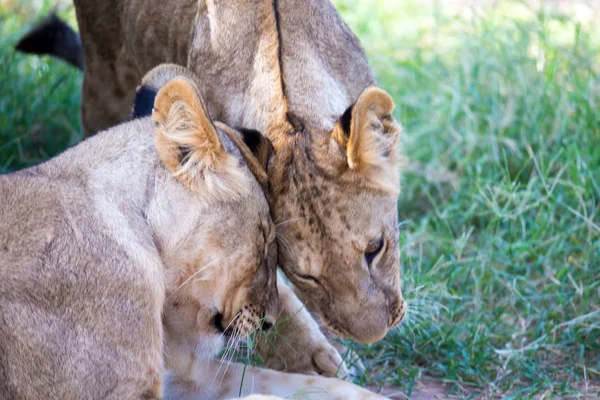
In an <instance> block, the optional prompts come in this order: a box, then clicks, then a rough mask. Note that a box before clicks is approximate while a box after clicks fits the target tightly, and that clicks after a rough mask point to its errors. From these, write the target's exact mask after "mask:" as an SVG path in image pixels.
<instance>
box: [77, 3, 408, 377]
mask: <svg viewBox="0 0 600 400" xmlns="http://www.w3.org/2000/svg"><path fill="white" fill-rule="evenodd" d="M75 6H76V12H77V20H78V24H79V29H80V32H81V40H82V44H83V53H84V74H85V75H84V82H83V91H82V122H83V126H84V130H85V132H86V133H87V134H90V133H93V132H95V131H97V130H99V129H101V128H103V127H105V126H108V125H110V124H113V123H116V122H119V121H123V120H125V119H126V118H128V116H129V104H130V102H131V95H130V92H131V91H132V89H133V88H134V87H135V85H137V83H138V81H139V79H140V77H141V76H142V75H143V74H144V73H145V72H146V71H148V70H149V69H151V68H152V67H154V66H155V65H157V64H160V63H163V62H175V63H177V64H181V65H186V66H188V67H189V68H190V69H191V70H192V71H194V72H195V73H196V74H197V75H198V77H199V82H200V83H199V85H200V89H201V91H202V92H203V93H205V94H206V97H207V106H208V109H209V110H210V112H211V115H213V116H214V117H215V118H216V119H218V120H221V121H224V122H225V123H227V124H228V125H230V126H247V127H251V128H254V129H257V130H258V131H260V132H263V133H264V134H265V135H266V137H267V138H268V139H269V140H270V141H271V142H272V144H273V147H274V156H273V159H272V161H271V162H270V163H269V168H268V180H269V185H268V200H269V205H270V209H271V214H272V216H273V218H274V220H275V224H276V229H277V240H278V243H279V245H280V246H279V252H278V253H279V258H278V263H279V265H280V266H281V268H282V270H283V271H284V272H285V274H286V275H287V277H288V278H289V279H290V281H291V282H292V283H293V284H294V286H295V289H296V290H297V291H298V293H299V295H300V296H301V298H302V300H303V302H305V303H306V304H307V306H308V307H309V308H311V309H312V310H314V311H316V312H317V313H318V314H320V316H321V317H322V318H321V319H322V322H323V323H324V324H325V325H326V326H327V327H328V328H329V329H330V330H331V331H333V332H334V333H336V334H337V335H339V336H342V337H351V338H354V339H355V340H357V341H358V342H360V343H371V342H374V341H377V340H379V339H381V338H382V337H383V336H384V335H385V334H386V333H387V331H388V329H390V328H391V327H393V326H395V325H396V324H398V323H399V322H400V321H401V320H402V318H403V316H404V314H405V312H406V303H405V302H404V300H403V298H402V294H401V289H400V276H399V250H398V228H397V209H396V200H397V197H398V194H399V191H400V186H399V176H398V174H397V167H398V165H399V163H400V159H399V157H398V155H397V152H396V147H397V142H398V138H399V135H400V127H399V125H398V124H397V123H396V122H395V120H394V118H393V117H392V116H391V112H392V110H393V107H394V104H393V101H392V99H391V98H390V96H389V95H387V94H386V93H385V92H384V91H382V90H381V89H378V88H376V87H374V85H375V84H376V82H375V79H374V78H373V75H372V73H371V71H370V69H369V66H368V63H367V60H366V57H365V55H364V51H363V49H362V47H361V45H360V43H359V41H358V39H357V38H356V37H355V36H354V35H353V34H352V32H351V31H350V30H349V29H348V27H347V26H346V25H345V23H344V22H343V21H342V19H341V18H340V16H339V15H338V14H337V12H336V11H335V9H334V8H333V6H332V5H331V4H330V3H329V1H328V0H275V1H272V0H259V1H248V0H237V1H223V2H215V1H212V0H200V1H192V0H173V1H170V2H168V3H166V2H164V1H159V0H143V1H142V0H106V1H93V0H75ZM75 59H77V58H75ZM279 290H280V291H283V290H286V289H284V288H283V287H281V285H280V287H279ZM290 313H293V312H291V311H290ZM315 327H316V325H314V324H308V325H307V326H305V327H304V329H299V327H298V326H297V325H296V326H295V327H294V329H288V330H286V332H285V336H286V340H288V341H290V342H291V343H297V344H298V347H299V348H300V349H301V348H302V343H305V342H310V343H314V342H315V340H314V339H313V337H319V338H322V335H321V334H320V332H318V329H317V328H315ZM319 335H320V336H319ZM319 340H321V339H319ZM321 347H322V348H323V349H325V348H326V346H325V345H323V346H321ZM286 348H287V346H285V345H284V346H280V349H279V350H280V351H279V357H278V358H276V359H271V360H268V361H269V362H268V363H267V364H268V365H271V366H274V367H277V368H286V369H287V370H288V371H307V370H315V369H316V370H317V371H319V372H322V373H325V374H329V375H332V374H335V373H336V372H337V371H338V370H339V365H337V364H336V363H335V362H330V360H337V359H339V355H338V357H322V356H321V355H322V354H323V351H317V352H312V351H294V352H289V351H286V350H285V349H286ZM311 348H315V346H311ZM269 363H270V364H269Z"/></svg>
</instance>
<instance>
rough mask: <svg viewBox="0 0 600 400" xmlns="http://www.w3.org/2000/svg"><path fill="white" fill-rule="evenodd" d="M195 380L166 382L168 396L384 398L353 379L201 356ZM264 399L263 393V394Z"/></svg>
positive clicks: (196, 399)
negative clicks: (222, 361) (296, 372)
mask: <svg viewBox="0 0 600 400" xmlns="http://www.w3.org/2000/svg"><path fill="white" fill-rule="evenodd" d="M193 376H194V378H193V379H192V380H188V381H184V380H175V381H171V382H170V383H169V384H167V385H166V388H165V399H175V398H177V399H187V400H203V399H233V398H238V397H242V396H248V395H251V394H260V395H274V396H280V397H283V398H304V397H308V398H310V399H321V400H325V399H382V398H383V397H381V396H379V395H377V394H375V393H373V392H370V391H368V390H366V389H363V388H361V387H360V386H357V385H355V384H353V383H350V382H346V381H342V380H339V379H334V378H326V377H322V376H307V375H301V374H292V373H287V372H280V371H273V370H269V369H264V368H257V367H250V366H246V365H243V364H237V363H233V364H229V365H227V364H222V363H221V362H220V361H215V360H212V361H203V360H199V361H198V362H197V366H196V368H195V369H194V371H193ZM259 399H260V397H259Z"/></svg>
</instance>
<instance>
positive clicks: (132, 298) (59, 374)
mask: <svg viewBox="0 0 600 400" xmlns="http://www.w3.org/2000/svg"><path fill="white" fill-rule="evenodd" d="M182 82H183V84H182ZM194 89H195V86H193V84H188V82H185V81H183V80H180V81H175V82H172V83H170V84H167V85H166V86H165V87H164V88H163V89H161V91H159V92H158V95H157V102H156V103H155V109H156V114H157V116H158V117H157V119H158V121H157V122H158V128H155V122H154V121H152V119H151V118H143V119H138V120H135V121H133V122H129V123H126V124H122V125H119V126H117V127H115V128H112V129H110V130H108V131H106V132H103V133H101V134H99V135H97V136H96V137H94V138H91V139H89V140H86V141H84V142H83V143H81V144H80V145H78V146H76V147H75V148H72V149H70V150H68V151H66V152H65V153H64V154H62V155H60V156H58V157H56V158H54V159H52V160H50V161H48V162H46V163H44V164H41V165H39V166H37V167H33V168H29V169H26V170H23V171H19V172H17V173H14V174H10V175H5V176H0V198H2V201H1V202H0V393H1V394H2V396H3V397H6V398H11V399H12V398H14V399H41V398H55V399H59V398H106V399H134V398H155V399H158V398H162V395H163V382H162V377H163V373H164V370H165V361H164V359H163V341H165V343H166V346H167V349H174V348H176V347H178V346H179V345H180V343H176V342H174V340H173V338H174V337H176V336H177V335H179V336H182V335H187V334H189V333H190V331H185V332H180V331H178V326H177V325H173V324H169V321H170V319H169V313H168V309H169V307H177V306H176V304H175V300H174V299H177V301H178V302H179V303H180V304H183V303H185V302H193V301H196V300H197V299H203V301H204V303H203V304H202V306H203V307H202V308H201V309H198V308H197V309H195V312H196V313H198V318H205V319H206V321H207V322H205V324H206V323H211V321H213V320H215V317H216V316H219V318H218V320H219V321H220V324H221V325H220V326H215V324H211V325H210V326H211V329H212V330H213V332H214V333H213V335H217V337H218V336H220V337H221V338H222V335H221V333H220V332H219V330H222V329H225V328H226V327H227V326H228V327H229V328H231V329H233V330H234V331H236V332H241V333H242V334H245V333H248V332H252V331H254V330H256V329H257V328H258V327H259V326H260V323H261V321H262V319H263V317H265V315H268V314H270V315H273V314H274V312H276V310H277V292H276V287H275V263H276V246H275V229H274V226H273V224H272V221H271V219H270V217H269V210H268V206H267V202H266V201H265V199H264V196H263V195H262V190H261V188H260V186H259V185H258V183H257V182H256V180H255V179H254V178H253V176H252V174H251V172H250V171H249V170H248V168H247V167H246V166H245V165H244V161H243V158H242V157H241V154H240V153H239V152H238V150H237V148H236V147H235V146H234V145H233V144H232V143H231V142H230V141H229V139H228V138H227V136H226V135H224V134H222V133H220V132H218V131H217V130H214V126H213V130H212V131H211V132H210V133H209V135H210V137H208V136H207V135H206V133H205V132H204V131H202V130H203V129H208V128H209V127H210V125H211V124H210V119H209V118H208V115H207V114H205V113H203V112H202V111H201V110H198V109H197V108H196V107H197V105H198V104H199V103H201V100H200V99H199V98H198V97H197V94H195V93H193V92H192V91H193V90H194ZM189 113H193V118H190V116H189ZM165 115H167V116H169V118H174V119H177V118H181V119H184V120H185V123H186V124H187V126H188V127H189V128H190V130H191V131H192V132H193V133H189V132H184V133H181V132H179V131H178V128H179V127H180V126H181V124H178V123H177V122H176V121H165V120H164V118H163V116H165ZM155 131H158V132H159V133H157V134H155ZM160 134H163V135H165V138H166V139H164V140H161V143H160V145H158V146H155V144H154V143H155V137H158V136H159V135H160ZM190 136H195V137H194V140H192V142H193V146H192V148H191V149H190V155H189V157H190V159H193V160H196V162H195V163H194V164H193V165H184V166H185V173H186V174H190V175H192V176H194V177H197V176H199V175H200V174H199V172H202V174H201V175H202V176H203V178H204V179H209V176H210V177H211V178H210V179H218V180H220V183H219V185H216V186H210V185H194V184H193V182H191V180H190V179H187V178H182V176H181V174H180V175H179V176H178V177H175V176H174V174H173V170H174V169H177V170H178V169H179V168H178V167H176V166H175V165H174V164H171V163H165V161H167V160H169V157H170V156H171V154H170V153H169V152H168V151H167V150H165V148H164V147H161V146H166V144H165V143H166V141H168V140H173V141H174V142H178V141H184V142H185V143H187V141H188V140H191V139H190ZM182 137H183V138H182ZM203 142H209V144H208V145H203ZM207 148H209V149H210V152H211V157H212V159H211V161H210V162H209V163H203V159H204V156H205V154H204V153H203V152H204V151H205V149H207ZM198 153H201V154H198ZM161 160H162V162H161ZM215 160H216V161H215ZM230 160H232V161H230ZM171 161H172V160H171ZM200 170H201V171H200ZM233 170H235V171H233ZM232 177H233V178H232ZM198 179H200V178H198ZM219 191H223V192H224V193H225V194H219V193H218V192H219ZM207 192H208V193H207ZM165 305H166V310H167V311H166V312H165V318H166V323H165V325H164V326H165V332H163V322H165V321H164V320H163V316H162V312H163V307H164V306H165ZM192 320H194V318H192ZM223 344H224V343H223V342H222V339H220V341H219V340H217V341H215V346H218V348H220V347H219V346H223ZM187 345H188V346H189V347H187V351H188V352H192V353H193V352H194V351H195V349H196V347H197V346H198V343H194V342H192V343H187ZM167 354H168V352H167ZM166 361H167V362H166V367H167V368H169V369H170V368H171V366H170V364H171V361H170V359H169V358H167V360H166Z"/></svg>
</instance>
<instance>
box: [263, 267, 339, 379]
mask: <svg viewBox="0 0 600 400" xmlns="http://www.w3.org/2000/svg"><path fill="white" fill-rule="evenodd" d="M277 289H278V291H279V301H280V304H281V312H280V315H279V316H278V317H277V322H276V323H275V326H274V327H273V328H272V329H271V330H269V331H268V332H264V333H263V334H262V336H261V337H260V338H259V340H258V343H257V351H258V354H259V355H260V356H261V358H262V359H263V361H264V362H265V366H266V367H267V368H271V369H276V370H280V371H286V372H298V373H304V374H309V373H318V374H321V375H325V376H337V377H345V376H346V375H347V374H348V371H347V369H346V365H345V363H344V361H343V360H342V357H341V356H340V354H339V353H338V351H337V350H336V349H335V348H334V347H333V346H332V345H331V344H330V343H329V341H328V340H327V338H326V337H325V336H324V335H323V334H322V333H321V331H320V330H319V326H318V324H317V323H316V322H315V320H314V319H313V318H312V317H311V315H310V313H309V312H308V310H307V309H306V307H305V306H304V304H302V302H300V300H299V299H298V297H297V296H296V294H295V293H294V292H293V290H292V289H291V288H290V287H289V286H288V285H286V284H285V282H283V280H282V279H281V277H280V276H278V280H277Z"/></svg>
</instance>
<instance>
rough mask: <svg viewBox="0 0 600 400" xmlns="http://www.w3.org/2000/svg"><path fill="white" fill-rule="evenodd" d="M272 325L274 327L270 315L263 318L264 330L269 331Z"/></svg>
mask: <svg viewBox="0 0 600 400" xmlns="http://www.w3.org/2000/svg"><path fill="white" fill-rule="evenodd" d="M272 327H273V319H271V318H270V317H266V318H265V319H264V320H263V323H262V327H261V329H262V330H263V331H268V330H269V329H271V328H272Z"/></svg>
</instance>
